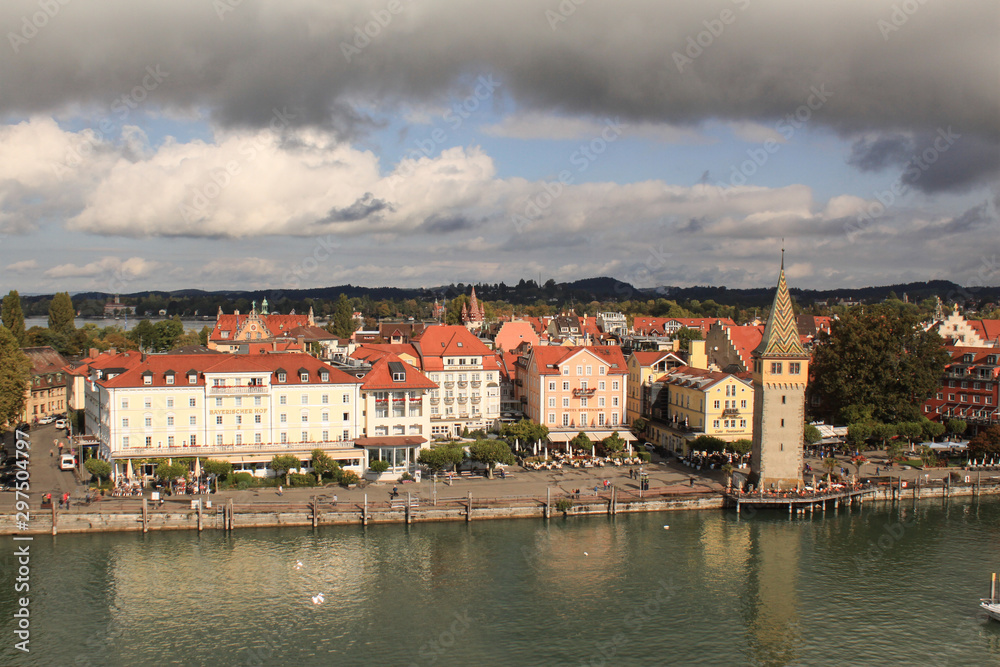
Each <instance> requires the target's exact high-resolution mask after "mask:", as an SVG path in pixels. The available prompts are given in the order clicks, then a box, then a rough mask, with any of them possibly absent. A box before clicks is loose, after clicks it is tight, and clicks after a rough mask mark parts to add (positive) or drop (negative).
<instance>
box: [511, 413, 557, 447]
mask: <svg viewBox="0 0 1000 667" xmlns="http://www.w3.org/2000/svg"><path fill="white" fill-rule="evenodd" d="M500 437H501V438H503V439H504V440H506V441H507V444H508V445H510V446H512V447H513V446H514V441H515V440H516V441H517V442H518V443H519V444H520V446H521V447H525V448H526V447H527V446H528V445H529V444H531V443H534V442H538V441H539V440H544V439H545V438H547V437H549V427H548V426H545V425H544V424H536V423H535V422H533V421H531V420H530V419H522V420H520V421H518V422H515V423H513V424H504V425H503V427H501V429H500Z"/></svg>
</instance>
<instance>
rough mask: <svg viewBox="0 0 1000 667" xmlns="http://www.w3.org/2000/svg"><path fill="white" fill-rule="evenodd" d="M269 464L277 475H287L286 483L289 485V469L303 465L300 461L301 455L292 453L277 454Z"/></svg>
mask: <svg viewBox="0 0 1000 667" xmlns="http://www.w3.org/2000/svg"><path fill="white" fill-rule="evenodd" d="M268 465H269V466H270V468H271V470H273V471H274V475H275V476H276V477H281V476H282V475H283V476H284V477H285V485H286V486H287V485H288V473H289V471H291V470H292V468H298V467H299V466H300V465H302V462H301V461H299V457H297V456H292V455H291V454H275V455H274V458H272V459H271V463H269V464H268Z"/></svg>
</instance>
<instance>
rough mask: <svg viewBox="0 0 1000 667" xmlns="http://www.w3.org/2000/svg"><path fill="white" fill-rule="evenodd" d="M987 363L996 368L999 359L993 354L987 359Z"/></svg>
mask: <svg viewBox="0 0 1000 667" xmlns="http://www.w3.org/2000/svg"><path fill="white" fill-rule="evenodd" d="M986 363H988V364H990V365H992V366H995V365H996V363H997V357H996V355H995V354H991V355H989V356H988V357H986Z"/></svg>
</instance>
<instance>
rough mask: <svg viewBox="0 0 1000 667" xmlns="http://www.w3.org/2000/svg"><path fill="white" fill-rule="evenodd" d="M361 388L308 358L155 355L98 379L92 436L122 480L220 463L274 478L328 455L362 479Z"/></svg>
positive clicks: (91, 401) (89, 390)
mask: <svg viewBox="0 0 1000 667" xmlns="http://www.w3.org/2000/svg"><path fill="white" fill-rule="evenodd" d="M360 384H361V380H359V379H358V378H355V377H353V376H350V375H348V374H346V373H344V372H343V371H340V370H337V369H334V368H331V367H330V366H328V365H327V364H325V363H323V362H322V361H320V360H318V359H316V358H315V357H312V356H311V355H308V354H304V353H290V354H273V355H272V354H258V355H252V356H251V355H237V354H234V355H224V356H223V355H215V354H196V355H150V356H147V357H146V358H144V359H142V360H141V361H140V362H139V363H136V364H133V365H132V366H131V367H130V368H109V367H106V368H96V369H94V370H93V371H92V373H91V376H90V378H89V380H88V381H87V387H86V403H87V405H86V425H85V428H86V433H87V434H89V435H91V436H93V437H95V438H96V439H97V442H98V454H99V456H100V457H101V458H103V459H106V460H109V461H112V462H113V463H115V464H116V465H117V466H118V472H123V471H124V465H125V462H126V461H128V460H130V459H132V460H135V459H154V458H174V457H183V458H188V457H206V458H207V457H211V458H213V459H223V460H228V461H231V462H232V463H233V464H234V468H235V469H236V470H247V471H252V472H254V473H255V474H258V475H264V474H267V473H266V469H267V468H266V466H267V463H268V462H269V461H270V460H271V458H272V457H273V456H274V455H276V454H292V455H296V456H299V457H300V459H301V460H302V461H304V462H308V460H309V459H310V458H311V452H312V451H313V450H314V449H322V450H323V451H325V452H326V453H327V454H328V455H330V456H331V457H332V458H334V459H336V460H338V461H339V462H340V463H341V465H342V466H344V467H346V468H348V469H353V470H355V471H357V472H359V473H360V472H363V471H364V469H365V468H366V467H367V458H366V452H365V450H363V449H358V448H355V443H354V439H355V438H356V437H357V436H358V435H359V431H360V428H361V424H362V416H361V410H360V398H359V385H360ZM305 465H307V464H304V466H305Z"/></svg>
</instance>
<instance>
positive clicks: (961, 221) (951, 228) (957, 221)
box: [936, 202, 997, 234]
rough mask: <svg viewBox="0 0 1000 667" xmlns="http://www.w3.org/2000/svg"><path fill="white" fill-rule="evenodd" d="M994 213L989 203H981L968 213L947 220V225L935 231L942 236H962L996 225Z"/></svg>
mask: <svg viewBox="0 0 1000 667" xmlns="http://www.w3.org/2000/svg"><path fill="white" fill-rule="evenodd" d="M996 224H997V218H996V213H995V211H994V210H993V209H992V207H991V206H990V202H983V203H982V204H980V205H979V206H974V207H972V208H970V209H969V210H968V211H966V212H964V213H962V214H961V215H959V216H956V217H955V218H953V219H951V220H949V221H948V222H947V223H945V224H943V225H940V226H938V227H937V228H936V229H937V231H938V232H940V233H942V234H962V233H965V232H970V231H973V230H976V229H980V228H982V227H986V226H989V225H994V226H995V225H996Z"/></svg>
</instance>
